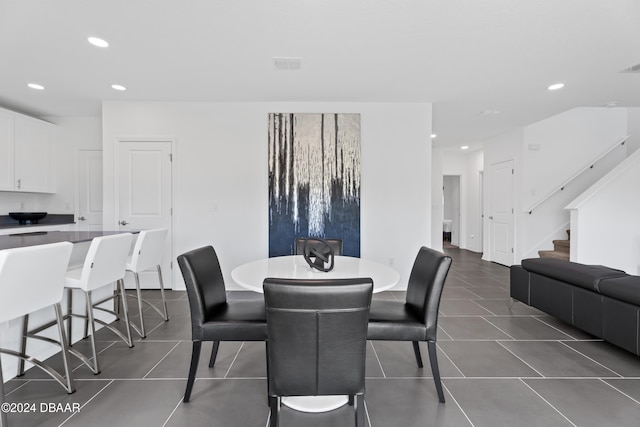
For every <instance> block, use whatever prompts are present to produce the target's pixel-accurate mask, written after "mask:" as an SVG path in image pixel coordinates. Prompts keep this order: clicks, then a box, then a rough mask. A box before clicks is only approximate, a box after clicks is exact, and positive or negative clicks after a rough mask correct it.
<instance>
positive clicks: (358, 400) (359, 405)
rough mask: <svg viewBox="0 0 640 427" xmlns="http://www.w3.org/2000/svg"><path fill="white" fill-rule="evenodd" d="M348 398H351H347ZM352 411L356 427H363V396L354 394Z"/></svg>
mask: <svg viewBox="0 0 640 427" xmlns="http://www.w3.org/2000/svg"><path fill="white" fill-rule="evenodd" d="M349 398H350V399H351V398H353V397H352V396H349ZM353 406H354V409H355V414H356V427H365V423H364V394H356V396H355V403H354V405H353Z"/></svg>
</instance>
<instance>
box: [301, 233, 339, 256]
mask: <svg viewBox="0 0 640 427" xmlns="http://www.w3.org/2000/svg"><path fill="white" fill-rule="evenodd" d="M307 240H309V242H308V244H309V245H312V246H314V247H320V246H322V241H321V240H317V239H315V238H313V237H309V238H303V237H298V238H296V240H295V242H294V243H295V246H294V254H295V255H304V245H305V243H307ZM322 240H324V241H325V242H327V243H328V244H329V246H331V249H333V254H334V255H338V256H340V255H342V239H322Z"/></svg>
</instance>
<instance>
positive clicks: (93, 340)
mask: <svg viewBox="0 0 640 427" xmlns="http://www.w3.org/2000/svg"><path fill="white" fill-rule="evenodd" d="M84 294H85V297H86V299H87V304H86V305H87V323H88V324H89V325H90V326H91V353H92V355H93V367H91V370H92V371H93V373H94V374H95V375H98V374H99V373H100V366H99V365H98V352H97V350H96V325H95V322H94V319H93V303H92V302H91V291H88V292H85V293H84Z"/></svg>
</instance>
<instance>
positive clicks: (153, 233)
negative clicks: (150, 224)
mask: <svg viewBox="0 0 640 427" xmlns="http://www.w3.org/2000/svg"><path fill="white" fill-rule="evenodd" d="M168 232H169V230H167V229H166V228H157V229H154V230H144V231H141V232H140V233H139V234H138V239H137V240H136V244H135V246H134V248H133V254H132V255H131V256H130V257H129V259H128V260H127V271H130V272H131V273H133V277H134V278H135V282H136V295H131V294H129V296H132V297H133V298H136V299H137V300H138V311H139V312H140V327H139V328H138V326H136V325H135V324H134V323H131V327H132V328H133V329H135V330H136V332H138V334H140V336H141V337H142V338H146V337H147V333H146V331H145V328H144V317H143V315H142V307H143V305H142V304H143V303H144V304H147V305H149V306H150V307H151V308H153V309H154V310H155V311H157V312H158V314H160V316H162V318H163V319H164V321H165V322H166V321H168V320H169V314H168V313H167V300H166V299H165V295H164V282H163V281H162V269H161V268H160V263H161V262H162V254H163V252H164V242H165V240H166V239H167V233H168ZM152 268H155V269H156V271H157V272H158V280H159V281H160V295H161V296H162V305H163V309H164V312H163V311H160V309H159V308H158V307H156V306H155V305H153V304H151V303H150V302H149V301H146V300H144V299H142V291H141V289H140V276H139V273H142V272H143V271H147V270H150V269H152Z"/></svg>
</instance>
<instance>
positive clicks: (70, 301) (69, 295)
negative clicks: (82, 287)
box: [65, 288, 73, 347]
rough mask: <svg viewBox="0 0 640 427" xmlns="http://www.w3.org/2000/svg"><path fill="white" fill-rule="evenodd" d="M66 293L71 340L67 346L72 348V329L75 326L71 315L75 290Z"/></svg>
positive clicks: (68, 334) (68, 335) (69, 338)
mask: <svg viewBox="0 0 640 427" xmlns="http://www.w3.org/2000/svg"><path fill="white" fill-rule="evenodd" d="M65 291H66V292H67V339H68V340H69V341H68V342H67V344H68V345H69V347H71V346H73V342H72V341H73V338H72V336H73V335H72V333H73V330H72V327H71V325H72V324H73V316H72V315H71V313H73V290H72V289H70V288H67V289H65Z"/></svg>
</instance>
